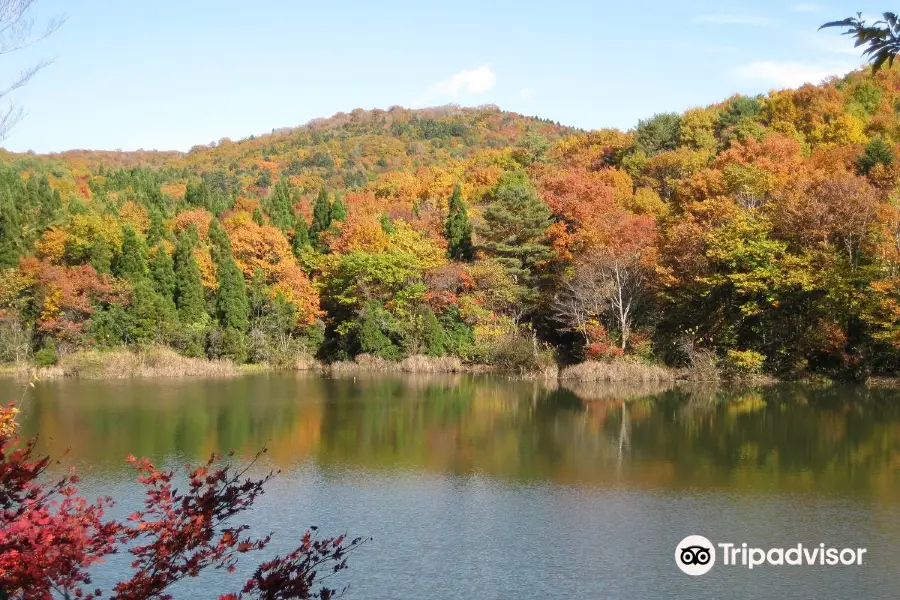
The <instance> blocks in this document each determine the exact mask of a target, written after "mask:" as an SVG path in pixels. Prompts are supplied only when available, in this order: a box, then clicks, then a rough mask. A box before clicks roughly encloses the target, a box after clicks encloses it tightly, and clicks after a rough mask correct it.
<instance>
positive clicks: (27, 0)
mask: <svg viewBox="0 0 900 600" xmlns="http://www.w3.org/2000/svg"><path fill="white" fill-rule="evenodd" d="M37 1H38V0H0V54H9V53H11V52H15V51H17V50H22V49H23V48H27V47H28V46H30V45H32V44H35V43H37V42H39V41H41V40H43V39H45V38H47V37H48V36H50V35H52V34H53V33H54V32H55V31H56V30H58V29H59V28H60V27H62V25H63V24H64V23H65V22H66V18H67V17H66V15H58V16H55V17H52V18H50V20H49V21H48V22H47V24H46V25H45V26H44V29H43V32H42V33H41V34H40V35H33V34H32V32H33V30H34V19H32V18H31V16H30V11H31V8H32V7H33V6H34V4H35V3H36V2H37ZM51 62H52V61H49V60H42V61H40V62H38V63H37V64H35V65H32V66H30V67H27V68H25V69H23V70H22V71H21V72H20V73H19V76H18V77H17V78H15V79H14V80H13V81H12V83H11V84H10V85H8V86H7V87H6V88H5V89H3V90H2V91H0V99H3V98H5V97H6V96H8V95H9V94H11V93H12V92H14V91H16V90H18V89H19V88H21V87H23V86H25V85H27V84H28V82H29V81H31V79H32V77H34V76H35V75H36V74H37V73H38V72H39V71H40V70H41V69H43V68H44V67H46V66H47V65H49V64H50V63H51ZM24 114H25V112H24V110H23V109H22V107H20V106H18V105H17V104H15V103H14V102H10V103H9V105H8V107H7V108H5V109H3V110H2V111H0V141H2V140H4V139H6V137H7V135H9V132H10V130H12V128H13V127H14V126H15V125H16V124H17V123H18V122H19V121H20V120H21V119H22V117H23V116H24Z"/></svg>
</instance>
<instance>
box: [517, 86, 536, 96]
mask: <svg viewBox="0 0 900 600" xmlns="http://www.w3.org/2000/svg"><path fill="white" fill-rule="evenodd" d="M533 96H534V88H533V87H528V88H523V89H521V90H519V98H531V97H533Z"/></svg>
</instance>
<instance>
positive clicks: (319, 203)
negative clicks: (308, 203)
mask: <svg viewBox="0 0 900 600" xmlns="http://www.w3.org/2000/svg"><path fill="white" fill-rule="evenodd" d="M329 227H331V202H329V200H328V190H326V189H325V188H324V187H323V188H322V189H321V190H319V195H318V197H317V198H316V203H315V204H313V218H312V224H311V225H310V227H309V239H310V241H311V242H312V243H313V244H315V245H318V244H319V234H321V233H322V232H323V231H327V230H328V228H329Z"/></svg>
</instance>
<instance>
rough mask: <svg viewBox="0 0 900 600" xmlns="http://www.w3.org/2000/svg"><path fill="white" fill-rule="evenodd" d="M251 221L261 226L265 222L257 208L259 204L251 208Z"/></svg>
mask: <svg viewBox="0 0 900 600" xmlns="http://www.w3.org/2000/svg"><path fill="white" fill-rule="evenodd" d="M253 222H254V223H256V224H257V225H259V226H260V227H262V226H263V225H265V224H266V221H265V219H264V218H263V214H262V211H261V210H259V205H257V207H256V208H254V209H253Z"/></svg>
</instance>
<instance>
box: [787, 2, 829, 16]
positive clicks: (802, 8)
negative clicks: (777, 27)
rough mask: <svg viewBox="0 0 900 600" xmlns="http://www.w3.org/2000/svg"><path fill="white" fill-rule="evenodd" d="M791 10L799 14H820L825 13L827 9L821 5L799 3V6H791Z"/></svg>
mask: <svg viewBox="0 0 900 600" xmlns="http://www.w3.org/2000/svg"><path fill="white" fill-rule="evenodd" d="M791 10H792V11H793V12H799V13H810V14H820V13H823V12H825V11H826V10H827V9H826V8H825V7H824V6H822V5H821V4H816V3H815V2H801V3H799V4H794V5H793V6H791Z"/></svg>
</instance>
